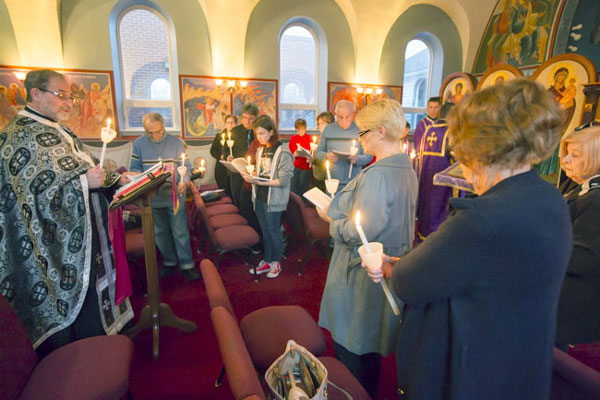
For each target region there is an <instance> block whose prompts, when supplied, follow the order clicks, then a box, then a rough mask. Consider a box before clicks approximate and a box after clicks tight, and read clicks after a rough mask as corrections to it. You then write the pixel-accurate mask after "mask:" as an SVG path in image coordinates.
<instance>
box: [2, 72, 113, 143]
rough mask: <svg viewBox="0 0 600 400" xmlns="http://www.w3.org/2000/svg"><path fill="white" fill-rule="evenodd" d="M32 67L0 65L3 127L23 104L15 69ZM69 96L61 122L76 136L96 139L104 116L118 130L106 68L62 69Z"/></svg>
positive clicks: (25, 93) (110, 81)
mask: <svg viewBox="0 0 600 400" xmlns="http://www.w3.org/2000/svg"><path fill="white" fill-rule="evenodd" d="M31 70H32V68H27V67H15V68H11V67H0V128H4V126H6V124H8V123H9V122H10V120H11V119H12V118H13V117H14V116H15V115H17V113H18V112H19V111H20V110H22V109H23V108H24V107H25V100H26V97H27V92H26V90H25V86H24V84H23V82H22V81H21V80H20V79H19V78H17V76H16V75H15V72H17V73H27V72H29V71H31ZM58 72H60V73H62V74H63V75H64V76H65V78H66V79H67V81H68V82H69V84H70V85H71V94H72V96H73V107H72V109H71V115H70V117H69V119H68V120H67V121H64V122H63V123H64V125H65V126H67V127H68V128H69V129H71V130H72V131H73V132H74V133H75V134H76V135H77V137H79V138H80V139H96V140H98V139H100V129H101V128H102V127H103V126H105V125H106V120H107V118H111V119H112V126H113V127H114V128H115V130H116V131H117V132H118V128H117V126H116V123H117V121H116V118H115V106H114V104H115V103H114V97H113V87H112V72H110V71H62V70H58Z"/></svg>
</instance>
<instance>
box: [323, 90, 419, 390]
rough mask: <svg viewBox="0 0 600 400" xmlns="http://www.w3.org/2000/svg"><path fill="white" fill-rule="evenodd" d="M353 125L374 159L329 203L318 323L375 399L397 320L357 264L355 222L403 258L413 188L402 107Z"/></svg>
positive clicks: (409, 236) (375, 106)
mask: <svg viewBox="0 0 600 400" xmlns="http://www.w3.org/2000/svg"><path fill="white" fill-rule="evenodd" d="M356 123H357V124H358V126H359V128H360V129H361V131H360V132H359V133H358V136H359V140H360V144H361V145H362V147H363V148H364V151H365V152H366V153H367V154H371V155H374V156H376V157H377V162H375V163H373V164H372V165H370V166H368V167H367V168H365V169H363V170H362V171H361V172H360V173H359V174H358V175H357V176H356V177H355V178H354V179H353V180H351V181H350V182H349V183H348V184H347V185H346V186H345V187H344V188H343V189H342V190H341V191H340V192H339V193H338V194H337V195H336V196H335V198H334V199H333V201H332V202H331V205H330V206H329V210H328V212H327V215H328V216H329V219H330V225H329V232H330V234H331V237H332V238H333V240H334V248H333V254H332V258H331V263H330V265H329V272H328V274H327V282H326V284H325V290H324V292H323V298H322V300H321V310H320V314H319V325H320V326H322V327H323V328H326V329H327V330H329V332H331V336H332V337H333V342H334V350H335V353H336V357H337V358H338V359H339V360H340V361H342V363H344V364H345V365H346V366H347V367H348V369H350V371H352V373H353V374H354V375H355V376H356V378H357V379H358V380H359V381H360V382H361V384H362V385H363V386H364V388H365V389H366V390H367V392H368V393H369V394H370V395H371V396H372V397H373V398H374V399H376V398H377V385H378V382H379V371H380V364H381V356H382V355H383V356H387V355H388V354H390V353H393V352H394V345H395V344H396V339H397V335H398V331H399V329H400V317H399V316H395V315H394V314H393V311H392V309H391V308H390V305H389V304H388V303H387V301H386V299H385V295H384V293H383V291H382V289H381V286H380V285H375V284H373V282H371V280H370V279H369V277H368V276H367V274H366V272H365V270H364V269H362V268H361V267H360V263H361V261H360V256H359V255H358V248H359V247H360V245H361V240H360V237H359V234H358V231H357V228H356V225H355V220H354V218H355V216H356V213H357V212H358V211H360V215H361V216H362V217H361V221H360V222H361V225H362V228H363V229H364V233H365V236H366V238H367V240H369V242H380V243H382V244H383V248H384V251H385V252H386V253H387V254H391V255H394V256H401V255H402V254H404V253H406V252H407V251H408V250H410V248H411V245H412V242H413V238H414V229H415V203H416V198H417V192H418V187H417V177H416V174H415V172H414V170H413V168H412V166H411V163H410V160H409V159H408V156H407V155H406V153H403V152H402V151H401V147H400V142H401V141H402V138H403V137H404V135H405V127H406V118H405V117H404V112H403V111H402V107H401V106H400V103H398V102H397V101H395V100H390V99H384V100H380V101H377V102H374V103H372V104H369V105H368V106H367V107H365V108H363V109H362V110H361V111H360V112H359V113H358V115H357V116H356ZM317 210H319V209H317ZM319 212H320V214H321V215H324V212H323V211H322V210H319Z"/></svg>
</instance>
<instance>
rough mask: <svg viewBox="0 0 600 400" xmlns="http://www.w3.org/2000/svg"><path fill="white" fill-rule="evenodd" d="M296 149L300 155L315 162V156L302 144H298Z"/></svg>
mask: <svg viewBox="0 0 600 400" xmlns="http://www.w3.org/2000/svg"><path fill="white" fill-rule="evenodd" d="M296 151H297V152H298V154H299V157H306V161H308V162H309V163H311V164H312V163H313V162H314V159H313V156H312V154H310V151H309V150H306V149H305V148H304V147H302V146H298V148H297V149H296Z"/></svg>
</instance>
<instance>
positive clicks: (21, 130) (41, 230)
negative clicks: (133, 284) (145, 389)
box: [0, 69, 133, 357]
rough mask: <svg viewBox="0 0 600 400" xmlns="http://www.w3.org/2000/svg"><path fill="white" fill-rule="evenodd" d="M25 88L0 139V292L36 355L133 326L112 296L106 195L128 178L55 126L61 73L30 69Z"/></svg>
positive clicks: (62, 106)
mask: <svg viewBox="0 0 600 400" xmlns="http://www.w3.org/2000/svg"><path fill="white" fill-rule="evenodd" d="M25 88H26V89H27V106H26V107H25V109H24V110H23V111H21V112H19V114H18V115H17V116H16V117H15V118H14V119H13V120H12V121H11V122H10V123H9V124H8V125H7V126H6V127H5V128H4V129H3V130H2V132H0V153H1V154H2V156H1V157H0V171H1V173H0V293H1V294H2V296H4V297H5V298H6V300H7V301H8V302H9V303H10V305H11V306H12V308H13V309H14V311H15V312H16V314H17V315H18V316H19V318H20V319H21V321H22V322H23V325H24V326H25V328H26V329H27V333H28V334H29V338H30V339H31V343H32V345H33V347H34V348H35V349H36V351H37V353H38V354H39V355H40V356H41V357H44V356H45V355H47V354H48V353H50V352H51V351H53V350H55V349H57V348H59V347H61V346H64V345H66V344H68V343H70V342H72V341H75V340H79V339H84V338H87V337H90V336H97V335H104V334H116V333H117V332H118V331H119V330H121V329H122V328H123V326H124V325H125V324H126V323H127V322H128V321H129V320H130V319H131V318H133V311H132V309H131V306H130V304H129V300H128V299H127V297H126V296H127V293H124V292H123V293H122V292H119V293H116V290H115V287H116V284H115V280H114V276H115V274H116V266H115V261H114V258H113V255H112V252H113V251H112V248H111V241H110V239H109V235H108V217H107V213H108V204H109V200H110V198H111V197H112V194H111V189H112V188H111V187H112V186H113V185H116V184H117V182H118V181H121V183H127V182H128V181H129V179H128V178H127V177H126V176H123V177H120V176H119V175H118V174H111V173H107V172H106V170H104V169H103V168H100V167H99V166H98V165H97V164H96V160H95V159H94V158H93V156H92V155H91V154H90V153H87V152H86V151H85V150H84V147H83V144H82V143H81V141H80V140H79V139H78V138H77V137H76V136H75V135H74V134H73V132H71V131H70V130H69V129H68V128H66V127H64V126H63V125H61V122H62V121H65V120H66V119H68V118H69V115H70V111H71V107H72V105H73V104H72V99H71V86H70V85H69V83H68V82H67V80H66V79H65V77H64V76H63V75H61V74H59V73H58V72H56V71H52V70H47V69H46V70H36V71H31V72H29V73H28V74H27V77H26V78H25ZM117 276H118V274H117ZM117 302H119V303H120V304H118V305H117Z"/></svg>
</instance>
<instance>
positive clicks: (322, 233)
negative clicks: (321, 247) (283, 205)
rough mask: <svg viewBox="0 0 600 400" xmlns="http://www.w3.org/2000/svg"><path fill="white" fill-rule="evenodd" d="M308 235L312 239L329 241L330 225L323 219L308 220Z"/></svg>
mask: <svg viewBox="0 0 600 400" xmlns="http://www.w3.org/2000/svg"><path fill="white" fill-rule="evenodd" d="M306 234H307V235H308V237H310V238H312V239H317V240H321V239H327V238H329V223H328V222H325V221H323V220H322V219H321V218H319V217H316V218H314V217H313V218H308V219H307V220H306Z"/></svg>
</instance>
